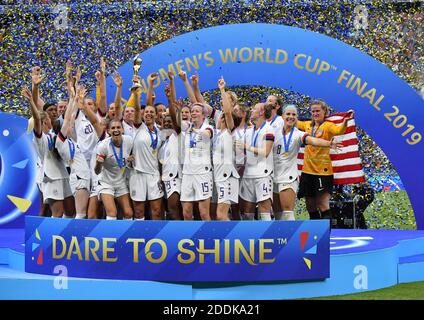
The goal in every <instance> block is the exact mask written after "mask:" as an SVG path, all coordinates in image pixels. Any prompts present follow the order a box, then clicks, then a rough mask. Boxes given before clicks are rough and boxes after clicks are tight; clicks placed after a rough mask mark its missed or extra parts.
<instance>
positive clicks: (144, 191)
mask: <svg viewBox="0 0 424 320" xmlns="http://www.w3.org/2000/svg"><path fill="white" fill-rule="evenodd" d="M129 186H130V196H131V199H132V200H134V201H146V200H149V201H150V200H156V199H159V198H162V197H163V190H162V182H161V180H160V175H159V174H157V175H154V174H149V173H144V172H139V171H137V170H133V171H132V172H131V176H130V181H129Z"/></svg>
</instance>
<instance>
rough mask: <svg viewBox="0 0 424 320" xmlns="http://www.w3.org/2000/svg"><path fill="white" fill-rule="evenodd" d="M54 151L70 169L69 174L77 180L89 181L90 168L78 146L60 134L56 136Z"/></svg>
mask: <svg viewBox="0 0 424 320" xmlns="http://www.w3.org/2000/svg"><path fill="white" fill-rule="evenodd" d="M56 149H57V151H58V152H59V154H60V156H61V157H62V159H63V161H65V163H66V164H68V165H69V166H70V167H71V172H72V173H75V174H76V175H77V176H78V177H79V178H81V179H86V180H90V167H89V165H88V163H87V161H86V159H85V157H84V155H83V153H82V151H81V149H80V148H79V146H78V144H77V143H76V142H75V141H73V140H72V139H71V138H70V137H65V136H63V135H62V133H61V132H59V134H58V135H57V139H56Z"/></svg>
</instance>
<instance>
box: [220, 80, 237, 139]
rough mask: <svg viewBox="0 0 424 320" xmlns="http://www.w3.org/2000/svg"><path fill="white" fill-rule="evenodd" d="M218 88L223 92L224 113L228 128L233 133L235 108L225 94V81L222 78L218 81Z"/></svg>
mask: <svg viewBox="0 0 424 320" xmlns="http://www.w3.org/2000/svg"><path fill="white" fill-rule="evenodd" d="M218 88H219V90H220V91H221V99H222V111H223V112H224V117H225V123H226V125H227V128H228V129H229V130H230V131H232V130H233V129H234V120H233V115H232V113H233V106H232V105H231V102H230V101H229V99H228V96H227V94H226V93H225V80H224V78H221V79H219V80H218Z"/></svg>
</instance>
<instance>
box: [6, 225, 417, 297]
mask: <svg viewBox="0 0 424 320" xmlns="http://www.w3.org/2000/svg"><path fill="white" fill-rule="evenodd" d="M24 233H25V232H24V229H2V230H1V232H0V299H83V300H84V299H113V300H119V299H125V300H131V299H155V300H156V299H161V300H162V299H167V300H168V299H169V300H173V299H178V300H202V299H211V300H215V299H217V300H227V299H235V300H238V299H243V300H245V299H295V298H310V297H320V296H330V295H340V294H348V293H359V292H364V291H369V290H376V289H380V288H385V287H390V286H393V285H396V284H398V283H402V282H415V281H424V231H399V230H346V229H345V230H341V229H333V230H332V231H331V236H330V277H329V278H327V279H325V280H318V281H316V280H310V281H300V282H297V281H296V282H295V281H277V282H271V281H267V282H220V283H216V282H202V283H200V282H191V283H182V282H179V283H175V282H174V283H171V282H155V281H137V280H110V279H86V278H72V277H69V278H67V280H66V283H65V282H63V281H64V280H63V278H62V277H58V276H47V275H39V274H33V273H26V272H25V271H24V270H25V244H24V243H25V234H24ZM59 273H60V270H58V273H57V274H59ZM61 275H62V276H63V274H61Z"/></svg>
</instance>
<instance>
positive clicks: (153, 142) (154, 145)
mask: <svg viewBox="0 0 424 320" xmlns="http://www.w3.org/2000/svg"><path fill="white" fill-rule="evenodd" d="M153 130H154V133H155V139H153V134H152V132H151V131H150V129H149V128H147V131H149V135H150V141H151V143H150V146H151V147H152V148H153V150H155V149H156V148H157V146H158V139H159V136H158V129H156V127H155V126H153Z"/></svg>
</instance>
